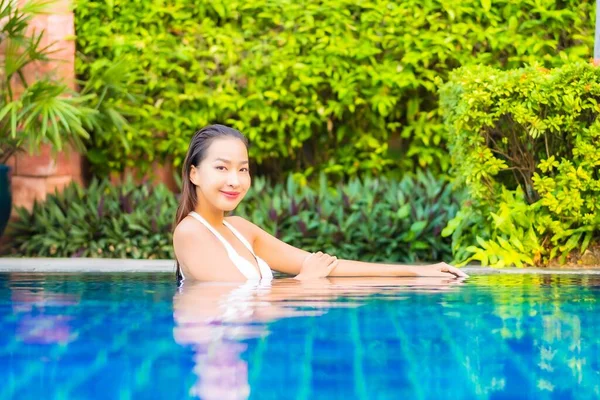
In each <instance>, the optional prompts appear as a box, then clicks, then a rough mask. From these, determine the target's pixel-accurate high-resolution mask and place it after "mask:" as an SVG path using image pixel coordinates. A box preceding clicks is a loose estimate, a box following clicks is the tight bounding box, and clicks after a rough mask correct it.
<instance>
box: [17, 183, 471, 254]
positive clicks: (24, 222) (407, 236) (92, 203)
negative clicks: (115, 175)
mask: <svg viewBox="0 0 600 400" xmlns="http://www.w3.org/2000/svg"><path fill="white" fill-rule="evenodd" d="M459 202H460V197H459V196H458V195H457V194H454V193H453V192H452V190H451V187H450V186H449V185H448V184H447V183H444V182H442V181H440V180H438V179H435V178H433V177H432V176H431V175H425V174H419V175H418V176H417V177H416V178H405V179H403V180H402V181H401V182H395V181H391V180H385V179H384V180H374V179H369V180H366V181H365V182H364V183H362V182H361V181H359V180H357V179H355V180H352V181H351V182H350V183H349V184H347V185H340V186H337V187H335V188H333V187H329V186H328V185H327V183H326V179H325V176H322V177H321V180H320V187H319V188H318V189H311V188H310V187H308V186H299V185H297V184H296V183H295V182H294V180H293V179H292V178H291V177H290V178H289V179H288V181H287V183H286V184H277V185H272V186H271V185H269V184H268V182H267V180H266V179H262V178H257V179H255V180H254V183H253V186H252V189H251V191H250V192H249V193H248V194H247V198H246V199H245V200H244V201H243V202H242V203H241V204H240V206H239V207H238V209H236V214H238V215H241V216H243V217H245V218H248V219H249V220H250V221H253V222H254V223H256V224H257V225H259V226H261V227H263V228H264V229H266V230H267V231H268V232H270V233H272V234H275V235H276V236H277V237H279V238H280V239H282V240H284V241H286V242H287V243H290V244H292V245H294V246H298V247H301V248H304V249H306V250H309V251H317V250H322V251H326V252H330V253H332V254H336V255H337V256H338V257H342V258H349V259H363V260H367V261H424V260H441V259H446V260H448V259H449V258H450V257H451V250H450V240H449V239H444V238H442V237H441V235H440V233H441V230H442V229H443V228H444V226H446V224H447V222H448V220H449V219H450V218H452V217H453V216H454V215H455V214H456V212H457V210H458V207H459ZM175 209H176V200H175V196H174V195H173V194H172V193H171V192H169V191H168V190H166V189H165V187H164V186H158V187H156V188H155V189H152V188H151V187H150V186H149V185H147V184H145V185H141V186H136V185H134V184H133V183H131V182H128V183H127V184H125V185H124V186H121V187H113V186H110V184H108V183H106V182H103V183H99V182H94V183H92V184H91V186H90V187H89V188H88V189H82V188H81V187H79V186H76V185H71V186H69V187H68V188H67V189H66V190H65V191H64V192H63V193H61V194H56V195H53V196H49V197H48V200H47V201H46V203H43V204H40V203H37V204H36V205H35V206H34V209H33V211H32V212H31V213H29V212H27V211H26V210H24V209H21V210H19V215H20V221H18V222H16V223H14V224H13V226H12V227H11V228H12V229H11V230H10V231H12V239H13V243H14V253H17V254H22V255H25V256H57V257H58V256H61V257H78V256H79V257H83V256H88V257H128V258H170V257H172V256H173V254H172V248H171V239H172V237H171V223H172V221H173V218H174V215H175Z"/></svg>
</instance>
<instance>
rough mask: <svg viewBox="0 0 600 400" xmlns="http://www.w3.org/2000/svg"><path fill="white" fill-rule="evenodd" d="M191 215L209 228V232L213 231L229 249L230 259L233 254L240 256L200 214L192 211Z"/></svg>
mask: <svg viewBox="0 0 600 400" xmlns="http://www.w3.org/2000/svg"><path fill="white" fill-rule="evenodd" d="M190 215H191V216H192V217H194V218H196V219H197V220H198V221H200V222H202V224H203V225H204V226H206V227H207V228H208V230H209V231H211V232H212V233H213V234H214V235H215V236H216V237H217V239H219V240H220V241H221V243H223V245H224V246H225V248H226V249H227V253H229V256H230V257H231V255H232V254H233V255H235V256H239V254H237V252H236V251H235V249H234V248H233V246H232V245H231V244H229V242H228V241H227V240H225V238H224V237H223V236H222V235H221V234H220V233H219V232H217V230H216V229H215V228H213V227H212V225H211V224H209V223H208V222H207V221H206V220H205V219H204V218H202V217H201V216H200V214H198V213H197V212H196V211H192V212H191V213H190Z"/></svg>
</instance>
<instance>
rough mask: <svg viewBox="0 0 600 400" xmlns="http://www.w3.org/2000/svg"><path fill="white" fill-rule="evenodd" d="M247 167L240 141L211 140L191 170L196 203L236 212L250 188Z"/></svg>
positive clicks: (246, 153) (243, 145) (245, 156)
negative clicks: (196, 197) (202, 157)
mask: <svg viewBox="0 0 600 400" xmlns="http://www.w3.org/2000/svg"><path fill="white" fill-rule="evenodd" d="M248 168H249V165H248V150H247V149H246V145H245V144H244V143H243V142H242V141H241V140H239V139H237V138H228V137H226V138H218V139H214V140H213V141H212V143H211V144H210V145H209V146H208V149H207V150H206V157H205V158H204V160H202V161H201V162H200V165H199V166H197V167H194V166H192V169H191V171H190V180H191V181H192V183H193V184H194V185H196V192H197V193H198V201H199V203H200V204H207V205H208V204H210V205H211V206H212V207H214V208H217V209H219V210H223V211H231V210H233V209H235V208H236V207H237V205H238V204H239V203H240V201H242V199H243V198H244V196H245V195H246V192H247V191H248V189H249V188H250V171H249V170H248Z"/></svg>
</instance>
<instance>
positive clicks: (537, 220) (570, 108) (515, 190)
mask: <svg viewBox="0 0 600 400" xmlns="http://www.w3.org/2000/svg"><path fill="white" fill-rule="evenodd" d="M599 102H600V70H599V69H598V68H596V67H593V66H591V65H588V64H582V63H575V64H571V65H566V66H564V67H562V68H557V69H554V70H548V69H545V68H542V67H540V66H530V67H527V68H523V69H518V70H513V71H507V72H503V71H499V70H497V69H494V68H489V67H471V68H461V69H459V70H457V71H455V72H454V73H453V74H452V78H451V81H450V82H449V83H447V84H446V85H445V86H444V87H443V88H442V90H441V104H442V107H443V109H444V112H445V118H446V125H447V127H448V130H449V132H450V143H449V146H450V151H451V154H452V161H453V171H454V173H455V174H456V177H457V183H463V184H465V185H466V186H467V187H468V190H469V193H470V196H471V201H470V202H469V204H467V205H466V206H465V207H464V208H463V209H462V211H461V212H460V213H459V214H458V215H457V217H456V218H455V219H454V220H453V221H451V222H450V224H449V226H448V228H447V230H446V232H445V233H446V234H452V235H453V240H454V244H453V246H454V251H455V255H456V257H457V259H458V260H460V261H463V262H468V261H471V260H479V261H481V262H482V263H483V264H488V263H489V264H492V265H499V266H502V265H506V264H516V265H519V266H521V265H523V264H544V263H547V262H549V261H551V260H553V259H554V258H555V257H556V256H557V255H560V261H561V262H564V261H565V260H566V257H567V256H568V255H569V254H570V253H571V252H573V251H575V250H578V251H579V252H583V251H585V250H586V248H588V246H589V244H590V242H591V241H592V240H594V239H596V240H597V239H598V233H599V228H600V200H599V198H598V194H599V193H600V175H599V170H598V166H599V165H600V152H598V148H599V147H600V121H599V120H598V113H599V112H600V105H599Z"/></svg>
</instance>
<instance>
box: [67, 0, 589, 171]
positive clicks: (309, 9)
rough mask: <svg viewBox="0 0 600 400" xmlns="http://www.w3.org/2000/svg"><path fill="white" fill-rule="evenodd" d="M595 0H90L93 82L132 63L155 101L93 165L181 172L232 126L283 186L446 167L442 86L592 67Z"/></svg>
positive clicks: (86, 44)
mask: <svg viewBox="0 0 600 400" xmlns="http://www.w3.org/2000/svg"><path fill="white" fill-rule="evenodd" d="M594 4H595V2H594V1H591V0H587V1H575V0H567V1H561V2H555V1H550V0H545V1H539V0H519V1H507V0H500V1H495V2H494V3H493V7H492V2H491V1H489V0H487V1H481V0H465V1H460V2H448V1H439V0H436V1H431V2H422V1H418V0H403V1H400V2H397V1H391V0H367V1H361V2H356V1H351V0H310V1H305V2H295V1H292V0H281V1H269V0H258V1H252V2H247V1H239V0H231V1H220V0H217V1H213V0H211V1H206V0H191V1H190V0H185V1H184V0H173V1H169V2H166V3H165V2H163V1H158V0H140V1H125V0H114V1H100V2H99V1H93V0H77V1H76V2H75V5H76V9H75V16H76V32H77V48H78V59H77V71H78V74H79V75H80V77H82V78H84V79H87V78H88V77H89V75H90V74H91V72H92V71H94V70H95V69H97V67H98V65H107V64H110V63H111V62H113V61H114V60H119V59H121V58H122V57H123V56H124V55H126V56H127V57H129V61H128V65H129V67H130V68H131V69H132V70H133V72H137V76H138V80H137V81H135V83H137V84H138V85H139V87H137V88H136V87H131V89H130V90H131V91H132V93H134V94H139V95H142V97H143V98H144V99H145V101H144V103H143V104H141V105H140V106H139V107H137V112H138V113H139V114H137V115H134V116H131V117H130V120H131V122H132V127H133V129H131V130H130V131H129V132H128V135H127V136H126V137H123V135H120V134H119V133H118V132H117V131H112V132H107V134H106V135H103V136H102V137H101V138H96V139H95V145H96V146H98V147H99V148H98V149H97V151H95V152H94V153H93V157H91V161H92V163H93V164H94V165H95V166H96V168H98V169H100V170H101V169H102V168H103V167H104V166H108V167H109V169H111V170H123V169H125V167H126V166H132V167H140V168H142V169H144V168H148V167H149V166H150V165H151V163H152V161H153V160H155V159H161V160H164V159H171V158H172V160H173V162H174V164H175V165H179V164H180V163H181V160H182V159H183V156H184V154H185V151H186V149H187V145H188V141H189V138H190V136H191V134H192V132H193V131H195V130H196V129H198V128H199V127H202V126H203V125H206V124H208V123H215V122H220V123H225V124H228V125H232V126H234V127H236V128H238V129H240V130H241V131H242V132H244V133H246V134H247V135H248V136H249V138H250V139H251V141H252V142H253V148H252V149H251V156H252V158H253V159H255V160H257V162H258V164H259V167H260V171H261V173H263V174H267V175H270V176H276V175H281V176H285V175H287V173H288V172H289V171H291V170H295V171H303V172H302V173H304V174H306V175H310V174H312V173H316V172H318V171H323V172H325V173H327V174H328V175H329V176H343V175H346V176H355V175H362V174H363V173H364V172H369V173H379V172H382V171H387V172H389V171H394V173H403V172H406V171H412V170H413V169H414V168H415V166H422V167H425V166H428V167H430V168H433V169H434V170H437V171H440V170H446V167H447V165H448V161H447V157H446V154H445V151H444V149H443V147H444V146H443V145H444V143H445V140H446V133H445V130H444V127H443V125H442V121H441V118H440V114H439V110H438V97H437V93H436V90H437V86H436V80H437V79H440V78H441V79H446V78H447V76H448V73H449V71H451V70H452V69H454V68H456V67H459V66H461V65H472V64H479V63H482V64H490V65H494V66H497V67H501V68H514V67H520V66H523V65H524V63H528V62H531V61H534V60H538V61H540V62H542V63H543V64H544V65H545V66H547V67H551V66H556V65H559V64H562V63H563V62H565V61H570V60H578V59H579V60H580V59H586V58H589V57H590V56H591V48H592V43H593V37H594V35H593V27H594V23H593V15H594ZM388 146H389V148H388ZM315 176H318V175H315Z"/></svg>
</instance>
